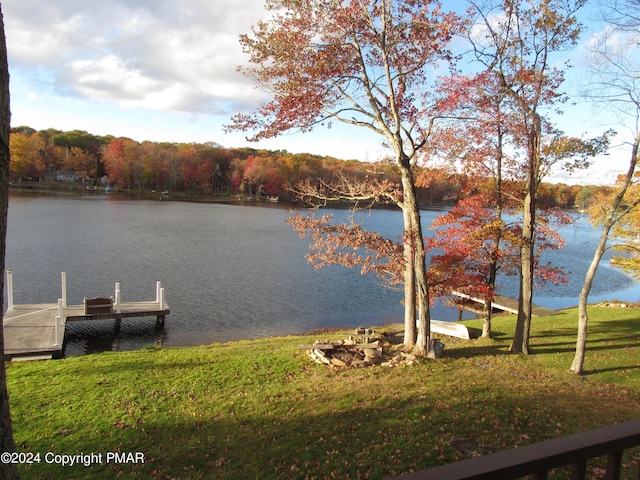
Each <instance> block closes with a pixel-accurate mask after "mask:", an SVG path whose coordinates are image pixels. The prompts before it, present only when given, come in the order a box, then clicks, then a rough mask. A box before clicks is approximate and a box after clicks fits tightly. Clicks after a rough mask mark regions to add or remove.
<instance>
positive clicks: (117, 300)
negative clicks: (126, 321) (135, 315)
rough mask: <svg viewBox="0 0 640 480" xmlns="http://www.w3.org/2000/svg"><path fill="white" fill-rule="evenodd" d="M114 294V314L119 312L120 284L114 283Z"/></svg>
mask: <svg viewBox="0 0 640 480" xmlns="http://www.w3.org/2000/svg"><path fill="white" fill-rule="evenodd" d="M115 290H116V291H115V293H114V301H113V308H114V309H115V311H116V312H118V313H119V312H120V301H121V299H120V282H116V288H115Z"/></svg>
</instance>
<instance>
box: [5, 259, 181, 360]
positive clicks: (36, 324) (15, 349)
mask: <svg viewBox="0 0 640 480" xmlns="http://www.w3.org/2000/svg"><path fill="white" fill-rule="evenodd" d="M7 293H8V294H7V303H8V308H7V311H6V312H5V314H4V317H3V331H4V354H5V359H24V360H26V359H46V358H59V357H61V356H62V349H63V344H64V332H65V328H66V325H67V322H72V321H82V320H102V319H114V320H115V328H116V329H118V328H119V327H120V322H121V320H122V319H123V318H130V317H149V316H155V317H156V322H157V324H158V325H159V326H162V325H164V319H165V316H166V315H169V311H170V310H169V305H168V304H167V302H166V301H165V298H164V288H162V285H161V283H160V282H157V283H156V299H155V300H153V301H143V302H122V301H120V298H121V292H120V284H119V283H116V286H115V297H113V298H114V302H113V309H112V311H111V312H108V313H87V311H86V310H85V305H84V304H83V305H67V299H66V274H65V272H63V273H62V298H61V299H59V300H58V303H46V304H21V305H14V303H13V280H12V272H11V270H7Z"/></svg>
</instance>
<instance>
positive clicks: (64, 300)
mask: <svg viewBox="0 0 640 480" xmlns="http://www.w3.org/2000/svg"><path fill="white" fill-rule="evenodd" d="M61 276H62V306H63V307H65V308H66V307H67V306H68V305H69V304H68V303H67V272H62V274H61Z"/></svg>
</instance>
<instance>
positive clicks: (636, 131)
mask: <svg viewBox="0 0 640 480" xmlns="http://www.w3.org/2000/svg"><path fill="white" fill-rule="evenodd" d="M603 14H604V16H605V18H606V19H608V22H609V23H608V25H607V26H606V27H605V28H604V31H603V32H602V34H601V35H600V36H599V37H598V41H597V42H595V43H594V44H592V45H593V50H592V52H591V60H592V61H591V67H590V71H591V81H590V82H589V84H588V85H587V87H586V91H585V95H586V96H587V97H588V98H591V99H592V100H595V102H596V104H597V105H601V106H602V107H603V108H605V109H607V110H609V111H612V112H613V113H614V114H616V115H617V116H618V118H619V122H620V125H621V126H623V127H624V128H625V129H628V130H629V132H630V135H628V138H629V140H628V141H627V142H626V145H628V148H629V151H628V155H629V164H628V167H627V172H626V173H625V174H624V175H622V176H621V177H620V179H619V180H618V183H617V185H616V188H615V190H614V191H613V192H612V194H611V196H610V197H609V198H608V200H607V201H601V202H598V205H597V206H596V207H595V212H596V214H595V215H592V218H593V220H594V223H595V224H597V225H600V226H601V231H600V238H599V240H598V244H597V246H596V250H595V252H594V255H593V259H592V260H591V264H590V265H589V269H588V270H587V273H586V275H585V278H584V283H583V285H582V289H581V290H580V297H579V303H578V336H577V341H576V353H575V356H574V358H573V363H572V364H571V371H573V372H574V373H576V374H578V375H579V374H582V372H583V370H584V360H585V354H586V343H587V329H588V324H589V314H588V311H587V302H588V299H589V292H590V291H591V285H592V284H593V278H594V277H595V274H596V271H597V269H598V266H599V264H600V260H601V259H602V256H603V254H604V252H605V250H606V248H607V242H608V240H609V235H610V233H611V231H612V229H613V228H614V226H615V225H616V224H618V223H620V222H622V221H624V219H625V218H626V217H627V215H628V214H629V213H630V212H632V211H633V209H634V208H636V207H637V206H638V204H639V203H640V198H638V196H637V195H634V190H635V189H634V188H633V186H634V183H636V182H637V181H638V178H637V176H638V175H637V163H638V155H640V127H639V121H640V77H639V76H638V71H639V70H640V65H638V63H637V61H635V60H634V59H637V51H638V43H637V35H638V34H640V2H638V1H637V0H625V1H618V0H616V1H613V2H610V3H609V2H608V3H607V5H605V6H604V7H603Z"/></svg>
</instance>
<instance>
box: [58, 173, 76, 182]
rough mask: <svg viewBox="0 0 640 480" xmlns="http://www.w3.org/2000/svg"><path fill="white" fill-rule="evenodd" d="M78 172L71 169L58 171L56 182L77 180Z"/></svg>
mask: <svg viewBox="0 0 640 480" xmlns="http://www.w3.org/2000/svg"><path fill="white" fill-rule="evenodd" d="M77 181H78V174H77V172H73V171H71V170H58V171H56V182H77Z"/></svg>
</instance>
